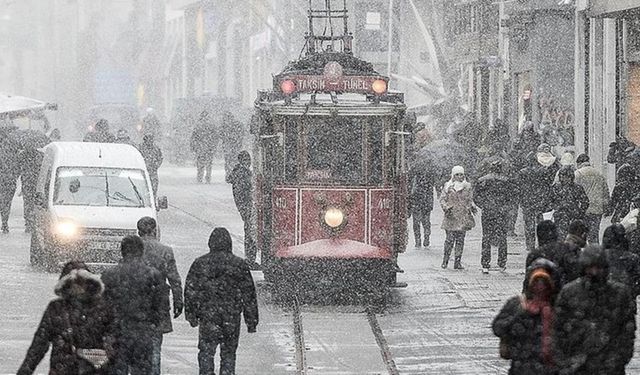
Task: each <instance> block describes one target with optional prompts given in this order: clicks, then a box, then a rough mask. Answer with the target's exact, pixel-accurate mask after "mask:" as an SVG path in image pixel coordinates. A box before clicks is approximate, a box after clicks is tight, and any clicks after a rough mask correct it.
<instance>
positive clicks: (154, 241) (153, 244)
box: [137, 134, 183, 375]
mask: <svg viewBox="0 0 640 375" xmlns="http://www.w3.org/2000/svg"><path fill="white" fill-rule="evenodd" d="M149 135H151V134H149ZM137 227H138V235H139V236H140V238H142V242H143V243H144V255H143V259H144V262H145V263H146V264H147V265H148V266H151V267H153V268H155V269H156V270H158V271H159V272H160V275H161V278H162V285H161V289H162V311H161V316H160V325H159V326H158V330H156V334H155V336H154V337H153V368H152V372H151V373H152V374H154V375H155V374H160V369H161V366H160V365H161V360H160V359H161V356H160V353H161V350H162V336H163V335H164V334H165V333H169V332H172V331H173V325H172V324H171V306H170V305H169V291H171V295H172V296H173V318H174V319H176V318H178V317H179V316H180V315H181V314H182V308H183V300H182V281H181V279H180V274H179V273H178V268H177V267H176V259H175V257H174V255H173V249H172V248H171V247H169V246H167V245H165V244H163V243H161V242H160V241H158V224H157V222H156V219H154V218H152V217H149V216H145V217H143V218H141V219H140V220H138V224H137Z"/></svg>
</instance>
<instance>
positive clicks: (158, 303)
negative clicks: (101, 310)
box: [102, 258, 166, 336]
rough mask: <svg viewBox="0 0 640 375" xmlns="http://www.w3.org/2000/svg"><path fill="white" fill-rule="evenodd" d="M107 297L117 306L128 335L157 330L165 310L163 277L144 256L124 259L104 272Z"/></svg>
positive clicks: (118, 314) (116, 308)
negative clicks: (148, 263) (145, 260)
mask: <svg viewBox="0 0 640 375" xmlns="http://www.w3.org/2000/svg"><path fill="white" fill-rule="evenodd" d="M102 282H103V283H104V285H105V299H106V300H107V302H108V303H109V304H110V305H111V306H113V307H114V309H115V312H116V317H117V318H118V322H119V324H120V326H121V328H122V330H123V334H125V335H129V336H131V335H135V334H136V330H138V329H141V330H154V331H155V330H157V329H158V327H159V325H160V322H161V319H162V318H161V317H162V314H163V307H166V306H164V305H163V303H162V301H163V298H164V297H163V295H164V287H163V285H164V280H163V279H162V275H161V274H160V272H159V271H158V270H156V269H155V268H153V267H150V266H148V265H146V264H145V263H144V262H143V259H142V258H130V259H126V258H125V259H122V260H121V261H120V263H118V264H117V265H116V266H114V267H112V268H109V269H107V270H106V271H104V273H103V274H102Z"/></svg>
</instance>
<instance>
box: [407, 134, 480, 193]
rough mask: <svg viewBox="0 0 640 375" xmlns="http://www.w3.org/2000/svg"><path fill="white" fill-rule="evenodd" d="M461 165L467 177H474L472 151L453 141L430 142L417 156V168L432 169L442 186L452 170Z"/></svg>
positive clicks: (439, 140)
mask: <svg viewBox="0 0 640 375" xmlns="http://www.w3.org/2000/svg"><path fill="white" fill-rule="evenodd" d="M456 165H461V166H463V167H464V169H465V171H466V173H467V175H472V173H473V169H474V167H475V165H474V157H473V152H472V150H468V149H467V148H466V147H465V146H464V145H462V144H461V143H459V142H456V141H454V140H451V139H438V140H435V141H433V142H430V143H429V144H427V145H426V146H424V147H423V148H422V149H420V150H419V151H418V153H417V155H416V159H415V166H416V167H418V168H432V169H433V171H434V173H435V174H436V176H438V180H439V181H440V184H442V183H444V181H446V180H448V179H449V178H450V177H451V169H452V168H453V167H454V166H456Z"/></svg>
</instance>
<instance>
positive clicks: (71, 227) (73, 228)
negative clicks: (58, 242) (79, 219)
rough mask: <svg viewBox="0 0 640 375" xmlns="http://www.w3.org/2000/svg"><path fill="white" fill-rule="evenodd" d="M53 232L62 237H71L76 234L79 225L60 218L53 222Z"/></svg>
mask: <svg viewBox="0 0 640 375" xmlns="http://www.w3.org/2000/svg"><path fill="white" fill-rule="evenodd" d="M53 229H54V230H53V231H54V233H55V234H56V235H57V236H58V237H60V238H63V239H72V238H75V237H76V236H77V235H78V232H79V229H80V228H79V227H78V224H76V223H74V222H73V221H70V220H62V221H59V222H58V223H56V224H55V226H54V228H53Z"/></svg>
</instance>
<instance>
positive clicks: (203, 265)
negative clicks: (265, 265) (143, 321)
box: [184, 228, 258, 375]
mask: <svg viewBox="0 0 640 375" xmlns="http://www.w3.org/2000/svg"><path fill="white" fill-rule="evenodd" d="M231 246H232V244H231V236H230V235H229V232H228V231H227V230H226V229H225V228H215V229H214V230H213V232H211V236H210V237H209V253H208V254H206V255H203V256H201V257H199V258H197V259H196V260H195V261H194V262H193V264H192V265H191V268H190V269H189V273H188V274H187V278H186V280H185V290H184V297H185V317H186V319H187V321H188V322H189V323H190V324H191V326H192V327H199V333H198V349H199V350H200V352H199V353H198V365H199V368H200V375H212V374H214V373H215V371H214V367H215V366H214V356H215V353H216V348H217V347H218V345H219V346H220V372H219V374H220V375H233V374H235V366H236V349H237V348H238V338H239V336H240V325H241V324H240V314H242V315H243V316H244V321H245V323H246V325H247V330H248V332H249V333H253V332H256V327H257V325H258V303H257V299H256V290H255V286H254V284H253V278H252V277H251V271H250V270H249V266H248V265H247V263H246V262H245V261H244V260H242V258H239V257H237V256H235V255H233V253H232V252H231Z"/></svg>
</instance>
